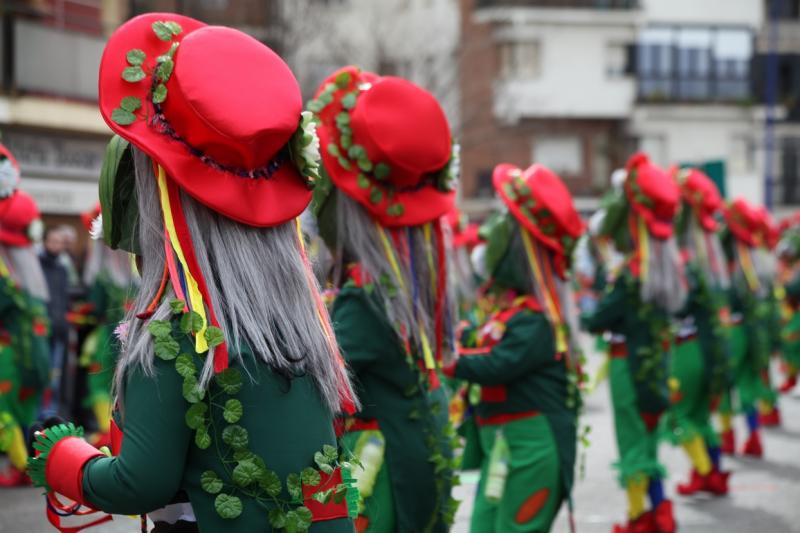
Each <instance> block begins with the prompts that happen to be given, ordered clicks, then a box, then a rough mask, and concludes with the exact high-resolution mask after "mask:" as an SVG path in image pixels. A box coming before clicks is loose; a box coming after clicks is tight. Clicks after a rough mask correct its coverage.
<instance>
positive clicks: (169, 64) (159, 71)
mask: <svg viewBox="0 0 800 533" xmlns="http://www.w3.org/2000/svg"><path fill="white" fill-rule="evenodd" d="M159 59H163V61H160V62H159V63H158V66H157V67H156V77H158V79H160V80H161V81H163V82H167V81H169V78H170V76H172V71H173V70H174V69H175V62H174V61H173V60H172V58H171V57H169V56H160V57H159Z"/></svg>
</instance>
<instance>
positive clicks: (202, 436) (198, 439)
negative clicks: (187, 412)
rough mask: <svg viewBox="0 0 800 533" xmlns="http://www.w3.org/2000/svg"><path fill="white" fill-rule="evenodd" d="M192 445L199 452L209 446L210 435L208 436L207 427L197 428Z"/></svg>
mask: <svg viewBox="0 0 800 533" xmlns="http://www.w3.org/2000/svg"><path fill="white" fill-rule="evenodd" d="M194 443H195V445H196V446H197V447H198V448H200V449H201V450H205V449H207V448H208V447H209V446H211V435H209V434H208V428H207V427H205V426H201V427H199V428H197V432H196V433H195V434H194Z"/></svg>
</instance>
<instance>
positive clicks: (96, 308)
mask: <svg viewBox="0 0 800 533" xmlns="http://www.w3.org/2000/svg"><path fill="white" fill-rule="evenodd" d="M89 302H90V303H91V304H92V306H93V309H92V314H93V315H94V316H96V317H98V318H100V319H101V320H102V319H103V318H105V316H106V312H107V311H108V291H106V288H105V286H104V284H103V283H102V282H101V281H100V279H99V276H98V279H96V280H95V281H94V283H93V284H92V288H91V290H89Z"/></svg>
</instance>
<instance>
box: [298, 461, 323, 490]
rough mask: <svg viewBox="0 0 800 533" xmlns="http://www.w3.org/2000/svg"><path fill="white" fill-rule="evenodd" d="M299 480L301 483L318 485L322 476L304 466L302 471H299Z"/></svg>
mask: <svg viewBox="0 0 800 533" xmlns="http://www.w3.org/2000/svg"><path fill="white" fill-rule="evenodd" d="M300 480H301V481H302V482H303V485H309V486H312V487H313V486H315V485H319V482H320V481H321V480H322V478H321V477H320V475H319V472H317V471H316V470H314V469H313V468H311V467H310V466H309V467H308V468H304V469H303V471H302V472H300Z"/></svg>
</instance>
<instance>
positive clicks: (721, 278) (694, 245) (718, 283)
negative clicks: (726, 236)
mask: <svg viewBox="0 0 800 533" xmlns="http://www.w3.org/2000/svg"><path fill="white" fill-rule="evenodd" d="M681 241H682V243H683V248H684V249H685V250H687V251H688V252H689V260H690V261H694V262H695V263H696V264H697V266H698V267H699V268H700V272H701V275H702V276H703V277H705V280H706V282H707V283H709V284H710V285H711V287H713V288H715V289H721V290H725V289H727V288H728V287H730V275H729V274H728V264H727V260H726V259H725V253H724V252H723V251H722V242H721V241H720V238H719V235H718V234H717V232H715V231H706V230H704V229H703V228H702V226H700V223H699V222H698V221H697V217H696V216H694V215H691V214H690V216H689V220H688V223H687V224H686V230H685V231H684V233H683V235H681Z"/></svg>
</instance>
